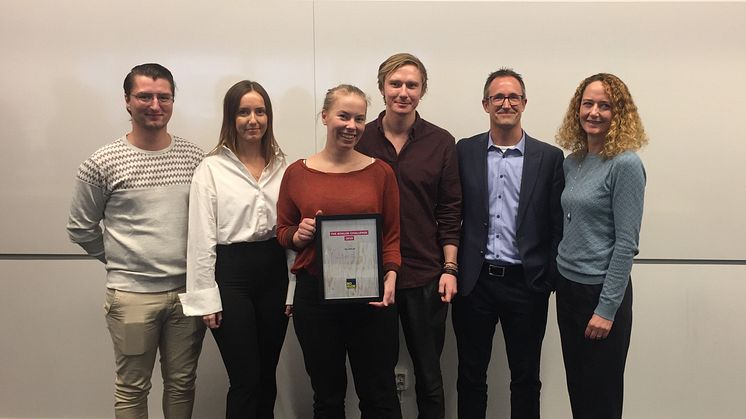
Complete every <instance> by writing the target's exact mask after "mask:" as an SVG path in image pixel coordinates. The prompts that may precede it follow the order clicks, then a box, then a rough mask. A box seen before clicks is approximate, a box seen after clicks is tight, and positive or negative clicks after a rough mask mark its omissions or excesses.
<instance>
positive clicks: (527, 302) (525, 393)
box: [453, 264, 549, 419]
mask: <svg viewBox="0 0 746 419" xmlns="http://www.w3.org/2000/svg"><path fill="white" fill-rule="evenodd" d="M548 307H549V293H537V292H534V291H532V290H530V289H529V288H528V286H527V285H526V280H525V278H524V276H523V269H521V268H520V267H512V268H510V269H508V270H506V272H505V275H504V276H502V277H497V276H491V275H490V274H489V271H488V269H487V264H485V265H484V267H483V268H482V272H481V273H480V276H479V279H478V281H477V284H476V286H475V287H474V290H472V292H471V293H470V294H469V295H466V296H463V295H457V296H456V299H455V300H454V303H453V329H454V332H455V333H456V344H457V347H458V382H457V384H456V386H457V390H458V417H459V418H460V419H483V418H484V417H485V415H486V411H487V367H488V365H489V362H490V357H491V355H492V339H493V336H494V334H495V327H496V326H497V323H502V330H503V335H504V337H505V349H506V353H507V357H508V366H509V367H510V406H511V410H510V411H511V416H510V417H511V418H513V419H532V418H538V417H539V394H540V390H541V381H540V380H539V365H540V360H541V344H542V341H543V340H544V331H545V330H546V324H547V310H548Z"/></svg>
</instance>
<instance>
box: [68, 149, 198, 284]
mask: <svg viewBox="0 0 746 419" xmlns="http://www.w3.org/2000/svg"><path fill="white" fill-rule="evenodd" d="M203 156H204V153H203V151H202V150H200V148H199V147H197V146H196V145H194V144H192V143H190V142H188V141H186V140H184V139H182V138H179V137H176V136H172V141H171V144H170V145H169V146H168V147H167V148H165V149H163V150H158V151H146V150H141V149H139V148H137V147H135V146H133V145H132V144H130V143H129V141H127V138H126V136H124V137H122V138H119V139H118V140H116V141H114V142H113V143H111V144H108V145H106V146H104V147H102V148H101V149H99V150H98V151H96V152H95V153H93V155H92V156H91V157H89V158H88V159H87V160H86V161H84V162H83V163H82V164H81V165H80V168H79V169H78V175H77V178H76V182H75V189H74V193H73V198H72V204H71V207H70V218H69V221H68V224H67V231H68V234H69V236H70V239H71V240H72V241H73V242H75V243H77V244H79V245H80V246H81V247H82V248H83V249H85V251H86V252H87V253H88V254H90V255H91V256H94V257H96V258H98V259H99V260H101V261H102V262H105V263H106V270H107V284H106V286H107V288H112V289H118V290H123V291H131V292H161V291H169V290H173V289H176V288H179V287H182V286H184V284H185V272H186V238H187V234H186V233H187V217H188V211H187V210H188V204H189V184H190V182H191V180H192V174H193V173H194V169H195V168H196V167H197V166H198V165H199V163H200V161H201V160H202V157H203ZM101 225H103V227H104V228H103V230H102V228H101Z"/></svg>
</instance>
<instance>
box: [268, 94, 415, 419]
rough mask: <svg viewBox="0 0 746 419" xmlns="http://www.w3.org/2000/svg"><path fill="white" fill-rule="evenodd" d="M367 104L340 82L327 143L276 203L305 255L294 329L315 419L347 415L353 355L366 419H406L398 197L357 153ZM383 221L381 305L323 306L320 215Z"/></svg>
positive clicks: (385, 174) (284, 240) (389, 176)
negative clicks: (398, 373) (400, 360)
mask: <svg viewBox="0 0 746 419" xmlns="http://www.w3.org/2000/svg"><path fill="white" fill-rule="evenodd" d="M367 105H368V103H367V98H366V96H365V94H364V93H363V92H362V91H361V90H360V89H358V88H357V87H354V86H350V85H344V84H343V85H339V86H337V87H335V88H332V89H330V90H329V91H328V92H327V94H326V97H325V99H324V105H323V108H322V111H321V119H322V121H323V123H324V125H326V129H327V137H326V145H325V146H324V149H323V150H321V151H320V152H318V153H316V154H314V155H312V156H310V157H309V158H308V159H305V160H298V161H296V162H295V163H293V164H292V165H290V166H289V167H288V169H287V171H286V172H285V176H284V177H283V180H282V184H281V185H280V196H279V199H278V202H277V210H278V217H277V218H278V219H277V239H278V241H279V242H280V244H281V245H283V246H285V247H287V248H290V249H293V250H296V251H298V256H297V257H296V260H295V265H294V266H293V268H292V272H293V273H295V274H296V276H297V286H296V293H295V302H294V308H293V310H294V312H293V318H294V320H293V322H294V326H295V333H296V335H297V337H298V341H299V342H300V346H301V349H302V351H303V358H304V361H305V365H306V371H307V372H308V374H309V376H310V377H311V385H312V387H313V390H314V403H313V410H314V418H316V419H321V418H325V419H326V418H335V419H336V418H344V417H345V394H346V393H347V372H346V360H345V356H349V358H350V365H351V367H352V373H353V378H354V380H355V389H356V391H357V394H358V397H359V399H360V410H361V413H362V418H363V419H366V418H367V419H371V418H376V419H388V418H397V417H399V416H400V413H399V403H398V399H397V397H396V385H395V383H394V366H395V365H396V361H397V356H398V329H397V323H396V321H397V318H396V311H395V310H396V308H395V306H393V303H394V290H395V288H396V273H397V270H398V269H399V266H400V264H401V254H400V251H399V190H398V187H397V182H396V177H395V175H394V172H393V171H392V170H391V168H390V167H389V166H388V165H387V164H386V163H383V162H381V161H379V160H376V159H373V158H371V157H368V156H365V155H364V154H361V153H359V152H357V151H355V148H354V147H355V145H356V144H357V142H358V140H360V137H361V136H362V134H363V130H364V129H365V117H366V112H367ZM370 213H378V214H381V215H382V240H383V243H382V244H383V246H382V247H383V269H384V272H385V276H384V294H383V299H382V301H381V302H376V303H368V304H360V303H346V304H324V303H323V302H322V301H320V299H319V271H320V269H319V266H317V262H316V243H315V233H316V224H315V216H316V215H319V214H324V215H338V214H370Z"/></svg>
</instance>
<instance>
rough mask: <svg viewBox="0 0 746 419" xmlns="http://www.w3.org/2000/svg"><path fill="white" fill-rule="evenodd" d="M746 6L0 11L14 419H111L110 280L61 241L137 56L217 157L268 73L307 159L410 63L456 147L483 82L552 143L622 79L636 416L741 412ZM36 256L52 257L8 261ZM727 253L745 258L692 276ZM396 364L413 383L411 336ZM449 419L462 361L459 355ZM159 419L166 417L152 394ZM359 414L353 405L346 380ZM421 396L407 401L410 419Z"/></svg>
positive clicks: (504, 395)
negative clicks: (85, 166)
mask: <svg viewBox="0 0 746 419" xmlns="http://www.w3.org/2000/svg"><path fill="white" fill-rule="evenodd" d="M744 16H746V3H740V2H732V3H714V4H710V3H696V2H691V3H690V2H687V3H675V2H667V3H651V2H642V3H614V2H602V3H588V2H571V3H561V2H548V3H514V2H458V1H444V2H439V1H432V2H431V1H419V2H359V1H354V2H352V1H351V2H335V1H278V2H268V1H229V0H217V1H213V2H209V3H208V2H177V1H173V0H168V1H160V2H145V1H142V0H137V1H129V2H100V1H95V0H70V1H65V2H58V1H54V0H34V1H22V0H5V1H2V2H0V57H1V59H2V64H3V65H2V69H3V70H2V75H1V76H0V140H1V141H2V144H3V151H4V153H3V154H2V156H1V157H0V196H2V200H1V201H0V214H2V217H0V232H2V235H0V286H2V287H3V292H0V318H2V319H4V320H5V322H4V323H5V325H6V326H5V329H4V330H5V333H4V334H3V339H2V342H1V343H0V417H3V418H10V417H18V418H21V417H23V418H42V417H49V418H52V417H76V418H93V417H110V416H111V407H110V406H111V404H112V381H113V380H112V377H113V372H112V369H113V362H112V361H113V359H112V358H113V357H112V351H111V343H110V340H109V337H108V333H107V332H106V329H105V325H104V320H103V315H102V314H103V310H102V304H103V295H104V289H103V279H104V271H103V269H102V267H101V266H100V264H99V263H98V262H96V261H93V260H58V259H54V258H53V257H52V256H51V255H54V254H80V250H79V249H78V248H77V247H75V246H73V245H71V244H70V243H68V241H67V237H66V234H65V231H64V225H65V222H66V217H67V210H68V202H69V196H70V192H71V189H72V184H73V178H74V175H75V172H76V170H77V166H78V164H79V163H80V162H81V161H82V160H84V159H85V158H86V157H87V156H88V155H90V154H91V153H92V152H93V151H94V150H95V149H97V148H98V147H100V146H101V145H103V144H105V143H107V142H110V141H112V140H113V139H115V138H116V137H118V136H120V135H121V134H123V133H124V132H126V130H127V129H128V127H129V122H128V115H127V114H126V112H125V111H124V106H123V96H122V90H121V83H122V79H123V77H124V75H125V74H126V72H127V71H128V70H129V68H131V67H132V66H133V65H135V64H139V63H142V62H147V61H156V62H160V63H162V64H164V65H166V66H167V67H169V68H170V69H171V70H172V71H173V73H174V76H175V78H176V84H177V89H178V90H177V99H176V104H175V111H174V117H173V119H172V121H171V124H170V127H169V128H170V131H172V132H174V133H176V134H178V135H181V136H184V137H186V138H189V139H192V140H194V141H196V142H198V143H199V144H200V145H201V146H203V148H205V149H209V148H211V147H212V145H213V144H214V143H215V141H216V138H217V133H218V130H219V125H220V118H221V115H220V112H221V110H220V106H221V100H222V96H223V94H224V93H225V91H226V90H227V88H228V87H229V86H230V85H231V84H233V83H234V82H236V81H238V80H240V79H243V78H249V79H254V80H258V81H260V82H261V83H262V84H263V85H264V86H265V87H266V88H267V90H268V91H269V92H270V95H271V97H272V100H273V104H274V105H275V115H276V122H275V128H276V133H277V136H278V139H279V141H280V143H281V145H282V146H283V148H284V149H285V151H286V152H287V153H288V154H289V155H290V158H291V159H295V158H300V157H303V156H307V155H308V154H310V153H312V152H313V151H314V150H316V149H318V148H319V147H320V146H321V145H322V143H323V131H322V129H321V126H320V124H318V123H317V113H318V111H319V107H320V102H321V98H322V97H323V94H324V92H325V91H326V89H327V88H329V87H332V86H333V85H336V84H338V83H340V82H349V83H353V84H357V85H359V86H360V87H362V88H363V89H364V90H365V91H366V92H368V93H369V95H370V96H371V98H372V99H373V101H372V105H371V107H370V108H369V118H374V117H375V115H377V113H378V112H379V111H380V109H381V108H382V106H383V105H382V102H381V99H380V95H379V94H378V93H377V92H376V81H375V80H376V69H377V67H378V65H379V64H380V62H381V61H382V60H384V59H385V58H386V57H388V56H389V55H391V54H392V53H395V52H400V51H409V52H413V53H414V54H416V55H418V56H419V57H420V58H421V59H422V60H423V61H424V62H425V64H426V66H427V68H428V72H429V75H430V81H429V92H428V94H427V95H426V96H425V98H424V101H423V102H422V103H421V105H420V108H419V111H420V113H421V114H422V115H423V116H424V117H425V118H426V119H428V120H430V121H432V122H434V123H436V124H438V125H440V126H443V127H445V128H447V129H449V130H450V131H451V132H452V133H453V135H454V136H455V137H456V138H461V137H466V136H469V135H472V134H474V133H477V132H480V131H485V130H486V129H487V126H488V122H487V121H488V120H487V117H486V115H485V114H484V113H483V111H482V109H481V105H480V103H479V101H480V99H481V89H482V85H483V83H484V79H485V77H486V76H487V74H488V73H489V72H490V71H492V70H495V69H497V68H498V67H500V66H512V67H513V68H515V69H516V70H517V71H519V72H521V73H522V74H523V75H524V77H525V80H526V83H527V94H528V99H529V103H528V107H527V110H526V113H525V114H524V127H525V128H526V130H527V131H528V132H529V133H531V134H532V135H533V136H535V137H538V138H542V139H545V140H547V141H548V142H552V139H553V136H554V132H555V131H556V128H557V126H558V125H559V123H560V119H561V116H562V114H563V111H564V107H565V106H566V104H567V102H568V100H569V98H570V96H571V95H572V93H573V91H574V88H575V87H576V86H577V84H578V83H579V81H580V80H581V79H582V78H584V77H586V76H588V75H590V74H592V73H595V72H599V71H608V72H613V73H616V74H618V75H619V76H621V77H622V79H624V80H625V81H626V82H627V83H628V85H629V87H630V89H631V90H632V93H633V95H634V96H635V99H636V101H637V103H638V106H639V108H640V112H641V115H642V117H643V122H644V123H645V125H646V128H647V130H648V132H649V135H650V137H651V143H650V146H649V147H647V148H646V149H645V150H644V151H643V152H642V154H641V156H642V158H643V161H644V163H645V166H646V169H647V174H648V188H647V193H646V208H645V218H644V220H643V230H642V237H641V254H640V255H639V256H640V257H641V258H648V259H650V258H654V259H664V263H665V262H666V260H670V261H669V262H670V264H663V265H636V266H635V270H634V272H633V281H634V287H635V327H634V331H633V341H632V348H631V351H630V356H629V362H628V373H627V390H626V404H625V412H627V415H626V416H627V417H630V418H704V417H708V418H736V417H742V416H743V413H742V412H740V411H739V410H738V409H739V408H740V404H739V402H740V399H741V394H740V393H741V391H740V390H741V389H742V388H743V386H744V379H746V371H745V370H746V367H745V366H746V363H745V362H744V361H743V354H744V353H746V336H744V334H743V332H742V330H743V327H742V326H741V324H740V321H739V320H740V318H742V317H743V316H744V315H745V314H746V310H744V308H743V304H741V301H740V296H741V295H743V294H744V292H745V291H746V282H744V281H743V279H744V274H745V273H746V271H745V269H746V268H744V265H743V263H744V261H746V246H745V245H744V243H746V223H744V222H743V221H742V220H741V214H742V213H743V208H744V207H745V206H746V193H745V192H746V188H745V187H744V180H746V179H745V178H744V169H743V168H744V166H746V157H745V156H746V145H744V141H743V140H744V139H745V138H746V128H745V125H744V124H743V123H742V122H741V121H742V119H743V118H742V117H741V116H740V113H741V112H740V111H741V109H743V108H744V105H746V96H745V95H744V92H746V54H744V52H745V50H744V46H745V45H746V27H745V26H744V25H743V23H742V22H743V17H744ZM17 254H21V255H24V254H30V255H35V256H36V259H23V258H21V257H17V256H14V255H17ZM680 259H730V260H735V261H736V262H737V263H740V265H738V264H737V265H679V264H675V262H676V260H680ZM555 324H556V321H555V317H554V314H553V313H550V320H549V324H548V327H547V337H546V341H545V342H546V343H545V348H544V358H543V364H542V377H543V381H544V391H543V395H542V398H543V400H542V401H543V407H542V409H543V413H544V416H545V417H549V418H558V417H559V418H561V417H569V407H568V401H567V393H566V390H565V384H564V370H563V366H562V361H561V354H560V350H559V339H558V334H557V329H556V326H555ZM200 362H201V365H200V371H199V381H198V386H199V390H198V401H197V406H196V414H195V416H196V417H199V418H215V417H220V416H222V409H223V406H224V401H223V400H224V392H225V388H226V376H225V372H224V370H223V366H222V363H221V361H220V359H219V355H218V353H217V350H216V348H215V345H214V342H213V340H212V337H211V336H208V337H206V339H205V349H204V354H203V356H202V358H201V361H200ZM401 364H402V365H404V366H406V367H408V368H409V370H410V371H411V370H412V369H411V365H410V361H409V359H408V356H407V355H406V352H405V349H404V344H403V341H402V356H401ZM443 368H444V380H445V383H446V399H447V403H448V406H449V417H454V416H455V413H454V412H455V410H454V409H455V402H456V392H455V380H456V349H455V342H454V338H453V334H452V330H451V328H450V324H449V326H448V336H447V341H446V348H445V351H444V354H443ZM507 377H508V374H507V363H506V361H505V355H504V350H503V349H502V336H501V335H500V333H498V334H497V336H496V338H495V351H494V354H493V362H492V365H491V370H490V400H489V403H490V413H491V414H492V415H494V416H500V417H502V416H505V415H507V412H508V411H509V410H508V400H509V399H508V387H507ZM278 378H279V380H280V386H281V389H280V395H279V396H278V402H277V417H279V418H288V419H292V418H306V417H309V415H310V413H309V411H310V403H311V391H310V388H309V381H308V378H307V376H306V374H305V371H304V368H303V363H302V356H301V354H300V350H299V348H298V344H297V340H296V338H295V336H294V333H293V330H292V323H291V327H290V328H289V329H288V337H287V339H286V345H285V348H284V350H283V355H282V359H281V363H280V366H279V369H278ZM155 381H156V383H154V384H155V385H154V388H153V396H152V397H151V412H152V415H151V416H152V417H160V415H161V414H160V412H159V410H160V408H159V405H160V401H159V397H160V388H161V387H160V385H159V384H157V381H158V380H157V379H156V380H155ZM350 387H351V388H350V399H349V402H348V405H349V409H348V410H349V412H350V414H349V415H348V416H349V417H351V418H356V417H358V415H357V414H356V413H354V410H355V409H354V407H355V403H356V401H355V398H354V395H353V393H354V391H353V389H352V385H350ZM414 406H415V402H414V391H413V390H409V391H407V392H405V393H404V395H403V409H404V412H405V417H414V411H415V410H414V409H415V407H414Z"/></svg>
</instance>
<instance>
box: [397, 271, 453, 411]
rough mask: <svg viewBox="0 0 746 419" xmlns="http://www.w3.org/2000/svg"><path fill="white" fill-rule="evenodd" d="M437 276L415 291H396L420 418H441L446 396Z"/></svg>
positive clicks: (442, 319)
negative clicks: (441, 364)
mask: <svg viewBox="0 0 746 419" xmlns="http://www.w3.org/2000/svg"><path fill="white" fill-rule="evenodd" d="M439 282H440V277H438V278H436V279H435V280H434V281H430V283H428V284H426V285H424V286H422V287H417V288H406V289H400V290H397V291H396V305H397V307H398V309H399V319H400V320H401V325H402V330H403V331H404V339H405V340H406V342H407V350H408V351H409V356H410V357H411V358H412V364H413V366H414V376H415V391H416V393H417V410H418V411H419V415H418V418H419V419H444V417H445V401H444V400H445V396H444V395H443V377H442V375H441V371H440V356H441V354H442V353H443V343H444V342H445V330H446V317H447V316H448V304H446V303H443V302H442V301H441V300H440V294H439V293H438V285H439Z"/></svg>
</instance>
